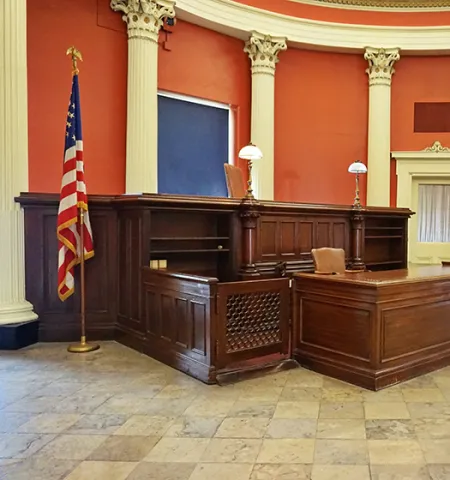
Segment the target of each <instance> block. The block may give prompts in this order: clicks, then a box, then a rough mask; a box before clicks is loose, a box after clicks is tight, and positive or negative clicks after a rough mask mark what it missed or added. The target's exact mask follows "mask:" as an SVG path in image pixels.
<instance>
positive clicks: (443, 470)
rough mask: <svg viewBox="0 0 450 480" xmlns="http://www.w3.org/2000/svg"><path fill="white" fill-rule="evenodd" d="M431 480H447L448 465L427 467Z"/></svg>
mask: <svg viewBox="0 0 450 480" xmlns="http://www.w3.org/2000/svg"><path fill="white" fill-rule="evenodd" d="M428 471H429V473H430V479H431V480H448V479H449V478H450V465H428Z"/></svg>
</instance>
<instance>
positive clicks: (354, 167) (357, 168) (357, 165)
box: [348, 160, 367, 173]
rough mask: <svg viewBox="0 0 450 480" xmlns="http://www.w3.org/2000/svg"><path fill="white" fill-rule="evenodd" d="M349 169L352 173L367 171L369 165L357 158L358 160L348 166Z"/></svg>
mask: <svg viewBox="0 0 450 480" xmlns="http://www.w3.org/2000/svg"><path fill="white" fill-rule="evenodd" d="M348 171H349V172H350V173H367V167H366V166H365V165H364V163H362V162H360V161H359V160H356V162H353V163H352V164H351V165H350V166H349V167H348Z"/></svg>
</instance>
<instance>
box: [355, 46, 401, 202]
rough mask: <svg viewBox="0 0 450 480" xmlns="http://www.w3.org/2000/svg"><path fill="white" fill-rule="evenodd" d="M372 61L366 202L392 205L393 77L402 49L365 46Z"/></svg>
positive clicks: (367, 56) (367, 57)
mask: <svg viewBox="0 0 450 480" xmlns="http://www.w3.org/2000/svg"><path fill="white" fill-rule="evenodd" d="M364 58H365V59H366V60H367V61H368V62H369V68H368V69H367V70H366V72H367V74H368V75H369V121H368V151H367V170H368V171H367V205H369V206H378V207H389V205H390V172H391V167H390V160H391V81H392V75H393V74H394V73H395V70H394V67H393V65H394V63H395V62H396V61H397V60H399V58H400V55H399V49H398V48H391V49H383V48H379V49H377V48H370V47H369V48H366V52H365V54H364Z"/></svg>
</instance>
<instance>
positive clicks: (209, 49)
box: [158, 21, 251, 156]
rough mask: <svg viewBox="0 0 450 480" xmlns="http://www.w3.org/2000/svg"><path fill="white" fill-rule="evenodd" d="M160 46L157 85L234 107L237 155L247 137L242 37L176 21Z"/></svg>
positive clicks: (248, 94)
mask: <svg viewBox="0 0 450 480" xmlns="http://www.w3.org/2000/svg"><path fill="white" fill-rule="evenodd" d="M168 46H169V48H170V49H171V51H166V50H164V49H160V51H159V65H158V87H159V89H161V90H167V91H169V92H173V93H179V94H184V95H189V96H193V97H199V98H203V99H206V100H212V101H216V102H220V103H225V104H229V105H232V106H233V109H234V111H235V123H236V132H235V145H236V152H235V154H236V156H237V152H238V151H239V149H240V148H241V147H242V146H244V145H246V144H247V143H248V142H249V140H250V103H251V76H250V61H249V59H248V55H247V54H246V53H244V51H243V48H244V44H243V42H242V41H241V40H238V39H235V38H232V37H227V36H225V35H222V34H220V33H216V32H213V31H212V30H207V29H205V28H201V27H197V26H196V25H192V24H190V23H186V22H181V21H179V22H177V24H176V25H175V27H174V29H173V33H172V34H171V35H170V37H169V43H168Z"/></svg>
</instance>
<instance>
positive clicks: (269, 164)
mask: <svg viewBox="0 0 450 480" xmlns="http://www.w3.org/2000/svg"><path fill="white" fill-rule="evenodd" d="M286 48H287V46H286V39H285V38H281V37H271V36H270V35H263V34H261V33H258V32H252V36H251V37H250V39H249V40H248V41H247V42H246V44H245V48H244V51H245V52H246V53H248V55H249V57H250V60H251V65H252V67H251V68H252V120H251V140H252V143H253V144H255V145H257V146H258V147H259V148H260V150H261V151H262V154H263V158H262V160H257V161H255V162H253V173H252V177H253V190H254V193H255V197H256V198H259V199H263V200H273V198H274V180H275V179H274V171H275V159H274V154H275V139H274V135H275V66H276V64H277V62H278V54H279V53H280V52H281V51H283V50H286Z"/></svg>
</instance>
